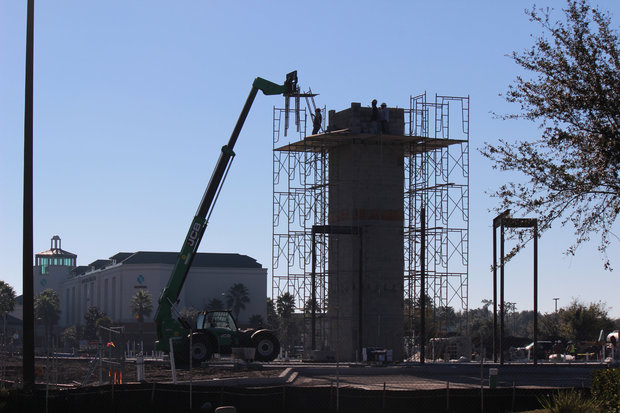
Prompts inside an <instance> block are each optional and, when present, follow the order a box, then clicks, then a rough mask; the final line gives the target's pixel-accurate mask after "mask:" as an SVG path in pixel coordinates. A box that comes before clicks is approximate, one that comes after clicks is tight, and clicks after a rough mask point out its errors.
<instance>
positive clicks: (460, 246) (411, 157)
mask: <svg viewBox="0 0 620 413" xmlns="http://www.w3.org/2000/svg"><path fill="white" fill-rule="evenodd" d="M454 108H458V110H459V111H460V123H456V124H453V123H451V119H450V111H451V109H452V110H453V111H454ZM457 114H458V113H457ZM408 115H409V116H408V125H407V126H408V128H406V129H408V132H409V134H410V135H411V136H420V137H423V138H429V139H430V140H424V141H423V142H422V143H421V144H417V147H415V148H414V147H412V148H410V150H409V154H408V155H407V156H406V157H405V224H404V234H405V299H406V300H407V302H408V303H410V304H413V306H412V305H408V306H407V308H408V309H409V318H410V320H409V326H411V328H412V329H413V325H414V313H413V312H414V311H413V307H414V306H419V302H420V294H421V276H422V274H421V268H422V266H421V263H420V239H421V235H422V234H421V233H420V230H419V228H420V227H421V225H420V211H421V209H422V208H425V211H426V218H425V220H426V231H425V236H426V254H425V255H424V256H425V266H424V268H425V276H426V283H425V290H426V292H425V296H426V298H427V300H426V302H427V311H432V313H431V314H432V317H433V319H434V320H436V322H437V324H436V325H437V327H438V330H439V332H442V333H447V332H450V331H448V330H449V329H450V328H452V327H455V326H451V325H449V324H448V320H447V317H449V314H446V312H445V310H446V309H447V307H452V308H453V309H454V310H455V311H463V312H464V313H465V314H466V313H467V309H468V266H469V97H456V96H440V95H435V101H434V102H428V101H427V97H426V93H424V94H421V95H417V96H412V97H410V108H409V111H408ZM406 118H407V116H406ZM454 121H455V120H454V119H452V122H454ZM457 121H458V120H457ZM431 122H432V123H431ZM434 139H450V140H454V141H455V142H456V143H452V144H450V145H445V146H441V147H433V148H429V147H428V146H427V144H428V143H430V142H432V141H433V140H434ZM429 304H430V306H429ZM459 327H461V331H464V330H463V327H465V328H466V327H467V326H459ZM409 334H410V336H412V337H413V336H415V334H416V332H414V331H410V332H409Z"/></svg>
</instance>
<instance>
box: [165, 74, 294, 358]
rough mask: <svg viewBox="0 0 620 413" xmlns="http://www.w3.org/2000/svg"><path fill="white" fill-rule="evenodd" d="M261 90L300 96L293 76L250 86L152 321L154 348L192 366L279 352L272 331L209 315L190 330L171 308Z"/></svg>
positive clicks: (214, 313) (225, 314) (258, 81)
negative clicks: (234, 355)
mask: <svg viewBox="0 0 620 413" xmlns="http://www.w3.org/2000/svg"><path fill="white" fill-rule="evenodd" d="M259 90H260V91H262V92H263V94H265V95H284V96H285V98H287V99H288V98H289V97H291V96H296V97H298V96H301V95H300V94H299V88H298V86H297V72H296V71H294V72H291V73H289V74H287V75H286V80H285V82H284V84H283V85H278V84H275V83H272V82H270V81H268V80H265V79H262V78H260V77H257V78H256V79H254V82H253V83H252V88H251V90H250V94H249V96H248V98H247V100H246V102H245V105H244V107H243V109H242V111H241V114H240V115H239V119H238V120H237V124H236V125H235V128H234V130H233V132H232V134H231V136H230V139H229V141H228V144H227V145H224V146H223V147H222V152H221V153H220V157H219V159H218V161H217V164H216V165H215V169H214V170H213V174H212V175H211V179H210V180H209V184H208V185H207V188H206V190H205V193H204V195H203V197H202V200H201V201H200V205H199V206H198V210H197V211H196V215H195V216H194V219H193V220H192V222H191V224H190V227H189V231H188V232H187V235H186V237H185V241H184V242H183V245H182V247H181V251H180V252H179V255H178V257H177V260H176V263H175V265H174V268H173V270H172V274H171V275H170V279H169V280H168V284H167V285H166V287H165V288H164V290H163V291H162V293H161V296H160V298H159V306H158V308H157V312H156V313H155V318H154V319H155V325H156V329H157V341H156V342H155V348H156V349H157V350H160V351H165V352H169V351H170V343H172V346H173V347H174V354H175V355H176V356H177V357H179V358H180V359H188V356H189V355H190V354H191V356H192V358H193V360H194V361H196V362H201V361H203V360H208V359H209V358H210V357H211V355H212V354H213V353H215V352H218V353H221V354H230V352H231V351H232V348H233V347H254V348H255V349H256V353H255V354H256V355H255V359H256V360H260V361H271V360H273V359H275V357H276V356H277V355H278V353H279V351H280V343H279V341H278V339H277V338H276V336H275V334H274V333H273V332H272V331H269V330H263V329H261V330H239V329H238V328H237V325H236V322H235V320H234V318H233V316H232V314H231V313H230V312H229V311H209V312H206V313H203V314H201V315H200V317H198V325H197V326H190V325H189V323H188V322H187V320H185V319H184V318H183V317H182V316H181V315H180V314H179V313H178V311H176V309H175V307H174V305H175V304H176V303H177V301H178V299H179V294H180V292H181V289H182V288H183V284H184V282H185V279H186V278H187V274H188V272H189V270H190V268H191V266H192V262H193V260H194V257H195V255H196V252H197V250H198V246H199V245H200V241H201V239H202V236H203V235H204V232H205V230H206V227H207V224H208V222H209V217H210V215H211V212H212V210H213V206H214V205H215V201H216V200H217V196H218V195H219V192H220V190H221V187H222V183H223V181H224V179H225V177H226V174H227V173H228V169H229V168H230V164H231V161H232V158H233V157H234V155H235V153H234V151H233V149H234V146H235V143H236V142H237V138H238V137H239V133H240V132H241V129H242V128H243V124H244V123H245V119H246V117H247V115H248V113H249V111H250V108H251V107H252V103H253V102H254V98H255V97H256V94H257V93H258V91H259ZM173 311H174V312H175V313H176V317H173V314H172V313H173ZM212 321H213V322H214V324H213V325H212V324H211V322H212ZM190 332H191V340H190ZM190 341H191V343H192V348H191V350H190V349H189V343H190Z"/></svg>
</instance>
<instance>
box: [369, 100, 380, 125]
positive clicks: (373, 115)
mask: <svg viewBox="0 0 620 413" xmlns="http://www.w3.org/2000/svg"><path fill="white" fill-rule="evenodd" d="M378 120H379V109H378V108H377V99H373V100H372V107H371V108H370V133H377V131H378V130H377V121H378Z"/></svg>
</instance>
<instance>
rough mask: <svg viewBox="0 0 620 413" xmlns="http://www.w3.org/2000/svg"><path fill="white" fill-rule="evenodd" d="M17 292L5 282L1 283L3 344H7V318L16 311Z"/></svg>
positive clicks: (0, 307)
mask: <svg viewBox="0 0 620 413" xmlns="http://www.w3.org/2000/svg"><path fill="white" fill-rule="evenodd" d="M16 302H17V299H16V298H15V290H14V289H13V287H11V286H10V285H9V284H7V283H5V282H4V281H0V316H2V338H3V344H6V342H5V340H6V337H5V334H6V316H7V314H8V313H10V312H11V311H13V309H15V303H16Z"/></svg>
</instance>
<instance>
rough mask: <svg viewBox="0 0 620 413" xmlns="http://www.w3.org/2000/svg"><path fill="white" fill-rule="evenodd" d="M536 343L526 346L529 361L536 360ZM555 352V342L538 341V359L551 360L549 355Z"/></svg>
mask: <svg viewBox="0 0 620 413" xmlns="http://www.w3.org/2000/svg"><path fill="white" fill-rule="evenodd" d="M533 349H534V342H533V341H532V342H531V343H530V344H528V345H527V346H525V350H527V354H528V359H533V358H534V351H533ZM552 351H553V342H552V341H538V346H537V347H536V353H537V356H538V359H547V358H549V354H551V352H552Z"/></svg>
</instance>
